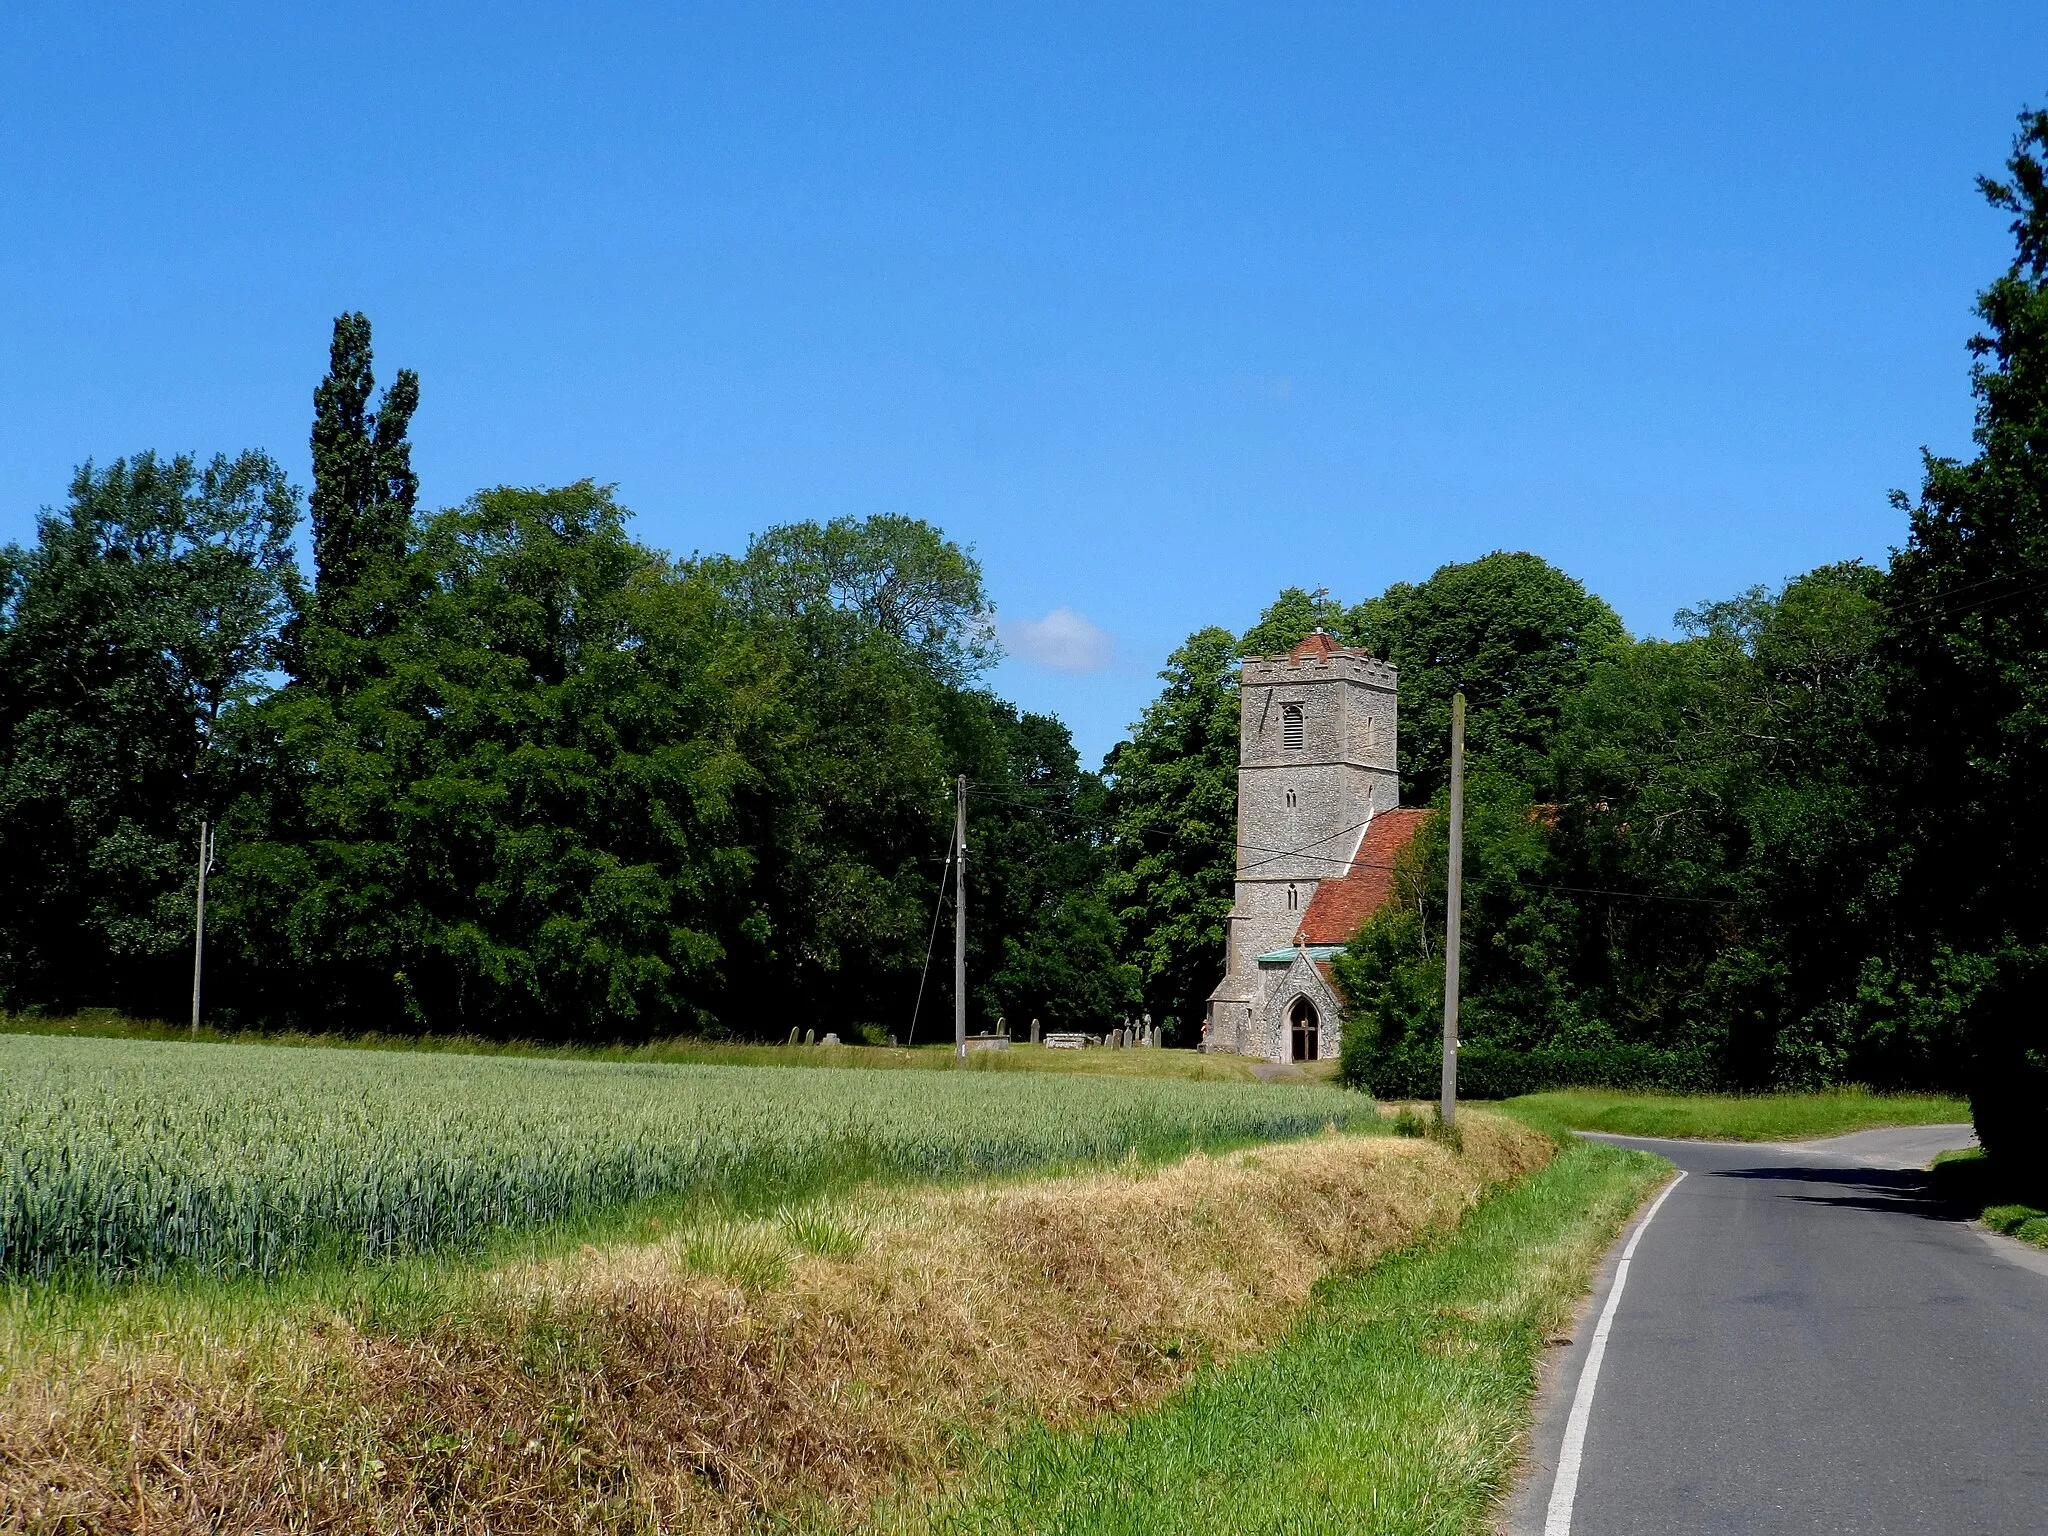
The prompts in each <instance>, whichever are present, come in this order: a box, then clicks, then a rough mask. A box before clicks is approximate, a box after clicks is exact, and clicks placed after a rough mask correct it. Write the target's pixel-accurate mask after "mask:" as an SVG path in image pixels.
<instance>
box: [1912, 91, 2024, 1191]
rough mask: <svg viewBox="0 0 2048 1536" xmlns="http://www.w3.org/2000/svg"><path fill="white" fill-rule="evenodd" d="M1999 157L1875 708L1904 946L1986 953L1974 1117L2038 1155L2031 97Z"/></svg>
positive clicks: (2004, 1142)
mask: <svg viewBox="0 0 2048 1536" xmlns="http://www.w3.org/2000/svg"><path fill="white" fill-rule="evenodd" d="M2006 168H2007V173H2008V179H2007V180H2005V181H1991V180H1985V181H1983V182H1981V183H1980V185H1981V187H1982V189H1983V191H1984V193H1985V195H1986V197H1987V198H1988V199H1989V201H1990V202H1991V204H1992V206H1994V207H1996V208H1999V209H2002V210H2004V211H2005V212H2008V213H2010V214H2011V215H2012V216H2013V219H2012V234H2013V242H2014V253H2013V261H2012V264H2011V266H2010V267H2008V268H2007V270H2006V272H2005V273H2004V274H2003V275H2002V276H2001V277H1999V278H1998V279H1997V280H1996V281H1994V282H1993V283H1992V284H1991V285H1990V286H1989V287H1988V288H1986V289H1985V290H1984V291H1983V293H1982V294H1980V295H1979V297H1978V301H1977V314H1978V316H1979V318H1980V319H1981V320H1982V321H1983V324H1984V329H1983V330H1982V332H1980V333H1979V334H1978V335H1977V336H1975V337H1974V338H1973V339H1972V341H1971V343H1970V346H1971V350H1972V352H1973V353H1974V354H1975V355H1976V358H1977V362H1976V366H1975V367H1974V369H1973V371H1972V385H1973V389H1974V392H1975V394H1976V396H1977V428H1976V443H1977V456H1976V457H1975V458H1974V459H1972V460H1970V461H1969V462H1968V463H1963V462H1960V461H1958V460H1954V459H1946V458H1940V457H1936V456H1933V455H1929V456H1928V457H1927V459H1926V466H1925V470H1926V472H1925V479H1924V482H1923V484H1922V487H1921V492H1920V499H1919V501H1918V503H1917V504H1914V505H1912V506H1910V508H1908V510H1909V511H1910V514H1911V536H1910V538H1909V539H1908V541H1907V544H1906V547H1905V548H1904V549H1902V550H1900V551H1899V553H1898V555H1897V557H1896V558H1895V559H1894V561H1893V563H1892V584H1893V619H1894V622H1893V626H1892V631H1891V636H1890V644H1889V650H1890V653H1891V656H1892V658H1893V660H1894V663H1895V671H1894V673H1893V680H1894V692H1893V697H1892V699H1891V718H1892V720H1893V721H1894V722H1895V732H1896V740H1897V743H1898V747H1899V753H1900V764H1899V780H1900V785H1901V789H1902V794H1901V798H1900V806H1899V819H1900V822H1901V830H1902V831H1903V832H1904V834H1905V837H1904V841H1905V844H1906V848H1907V849H1908V851H1909V852H1910V856H1911V867H1910V870H1909V872H1908V875H1907V878H1906V881H1905V891H1906V900H1905V901H1904V902H1903V903H1902V911H1903V915H1904V917H1905V919H1906V921H1907V923H1908V924H1909V926H1910V929H1911V933H1912V937H1913V939H1914V940H1915V941H1916V943H1917V945H1919V946H1920V947H1922V948H1923V950H1935V951H1937V952H1938V951H1939V949H1940V948H1942V947H1944V946H1945V947H1947V948H1949V949H1951V950H1960V951H1966V952H1970V953H1974V954H1976V955H1979V956H1981V957H1983V958H1984V960H1985V961H1986V962H1987V965H1988V968H1989V970H1990V972H1991V973H1992V974H1991V978H1990V980H1989V982H1988V984H1987V985H1986V986H1985V987H1984V988H1983V989H1982V991H1981V992H1980V993H1979V994H1978V996H1977V998H1976V999H1975V1000H1973V1001H1971V1002H1970V1003H1968V1005H1967V1006H1966V1009H1965V1017H1966V1027H1967V1029H1968V1033H1969V1040H1970V1049H1971V1055H1972V1066H1971V1076H1972V1099H1973V1102H1974V1103H1975V1106H1976V1111H1977V1119H1978V1128H1979V1133H1980V1135H1982V1137H1983V1139H1984V1142H1985V1145H1986V1146H1987V1147H1988V1148H1990V1149H1991V1150H1992V1152H1993V1154H1994V1156H1995V1157H1997V1158H1998V1159H2000V1160H2002V1161H2004V1162H2007V1163H2008V1164H2011V1165H2014V1166H2026V1167H2029V1168H2036V1169H2048V1031H2044V1029H2043V1027H2042V1023H2041V1012H2040V1004H2039V997H2040V992H2039V979H2040V977H2041V975H2042V973H2043V968H2044V966H2048V918H2044V916H2043V914H2044V913H2048V802H2044V799H2043V797H2042V795H2041V793H2040V786H2041V785H2042V783H2043V782H2048V605H2044V604H2043V603H2042V601H2041V593H2042V591H2043V589H2044V588H2048V454H2044V451H2043V445H2044V443H2048V112H2042V111H2029V112H2026V113H2023V114H2022V115H2021V118H2020V131H2019V134H2018V137H2017V138H2016V140H2015V142H2014V145H2013V151H2012V155H2011V157H2010V158H2009V159H2008V161H2007V162H2006ZM1900 505H1901V506H1904V505H1905V503H1904V501H1903V498H1900Z"/></svg>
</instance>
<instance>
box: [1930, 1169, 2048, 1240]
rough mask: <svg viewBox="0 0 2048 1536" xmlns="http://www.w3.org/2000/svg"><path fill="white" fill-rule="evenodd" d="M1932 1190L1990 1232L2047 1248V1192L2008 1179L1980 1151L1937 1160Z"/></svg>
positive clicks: (2031, 1185)
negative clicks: (2000, 1233) (1979, 1222)
mask: <svg viewBox="0 0 2048 1536" xmlns="http://www.w3.org/2000/svg"><path fill="white" fill-rule="evenodd" d="M1934 1187H1935V1188H1936V1189H1937V1190H1938V1191H1939V1192H1940V1193H1941V1196H1942V1198H1943V1199H1945V1200H1947V1201H1948V1202H1949V1203H1950V1204H1951V1205H1954V1206H1957V1207H1959V1208H1961V1209H1962V1210H1965V1211H1968V1212H1969V1213H1970V1214H1971V1215H1972V1216H1974V1217H1976V1218H1977V1219H1978V1220H1979V1221H1981V1222H1983V1223H1984V1225H1985V1226H1987V1227H1989V1228H1990V1229H1991V1230H1992V1231H1994V1232H2003V1233H2004V1234H2005V1235H2006V1236H2007V1237H2016V1238H2018V1239H2019V1240H2020V1241H2021V1242H2025V1243H2032V1244H2033V1245H2034V1246H2035V1247H2036V1248H2048V1209H2044V1207H2048V1189H2044V1188H2043V1187H2042V1186H2041V1185H2040V1184H2039V1183H2038V1182H2031V1181H2021V1180H2016V1179H2014V1178H2012V1177H2010V1176H2009V1175H2007V1174H2006V1173H2005V1172H2004V1171H2003V1170H2002V1169H2000V1168H1999V1166H1998V1164H1997V1163H1996V1162H1994V1161H1993V1160H1992V1159H1991V1158H1989V1157H1987V1156H1986V1155H1985V1154H1984V1152H1983V1151H1982V1150H1981V1149H1978V1148H1973V1149H1971V1150H1970V1151H1968V1152H1944V1153H1942V1155H1941V1156H1939V1157H1937V1158H1936V1159H1935V1160H1934Z"/></svg>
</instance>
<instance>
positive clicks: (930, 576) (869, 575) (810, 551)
mask: <svg viewBox="0 0 2048 1536" xmlns="http://www.w3.org/2000/svg"><path fill="white" fill-rule="evenodd" d="M729 585H730V588H731V590H732V592H733V595H734V596H735V598H736V599H737V600H738V601H739V602H740V604H741V606H742V607H743V608H744V609H745V610H746V611H747V612H748V613H750V614H752V615H755V616H756V617H759V618H764V619H774V620H778V621H780V622H783V623H787V624H792V625H797V626H801V627H802V628H803V629H804V630H805V631H806V632H807V633H808V635H809V636H810V638H811V639H812V640H813V642H814V643H816V644H821V645H822V644H825V643H827V641H828V637H829V636H835V635H836V636H842V637H844V636H847V635H852V634H858V633H859V632H861V631H862V630H871V631H874V632H878V633H880V634H881V635H883V636H885V637H886V638H887V639H889V640H891V641H892V642H894V643H895V644H897V645H899V646H902V647H904V648H905V649H907V650H908V651H910V652H911V653H912V654H914V655H915V656H917V657H918V659H919V660H920V661H922V662H923V663H924V665H925V666H926V667H928V668H929V669H930V671H931V673H932V676H933V677H935V678H937V679H939V680H940V681H942V682H945V683H948V684H952V685H955V686H959V685H964V684H966V683H968V682H970V681H972V680H973V679H974V678H975V677H977V676H979V675H980V674H981V673H982V672H983V671H985V670H986V669H987V668H988V667H989V666H990V665H991V664H993V663H994V662H995V661H996V660H997V658H998V656H999V655H1000V651H999V649H998V647H997V645H996V640H995V629H994V617H995V610H994V609H993V608H992V607H991V606H990V604H989V601H988V597H987V594H986V592H985V591H984V589H983V585H982V575H981V565H980V562H978V561H977V560H976V559H975V558H974V556H973V553H972V552H971V551H970V550H966V549H962V548H961V547H960V546H959V545H957V544H955V543H953V542H952V541H951V540H949V539H948V538H947V537H946V536H945V535H944V534H943V533H941V532H940V531H939V530H938V529H937V528H934V527H933V526H932V525H931V524H929V523H926V522H921V521H919V520H918V519H916V518H912V517H900V516H896V515H893V514H885V515H879V516H875V517H869V518H864V519H855V518H851V517H839V518H834V519H833V520H832V521H831V522H829V523H789V524H785V525H783V526H781V527H778V528H771V529H769V530H768V531H767V532H766V533H763V534H761V535H759V536H758V537H757V538H755V539H754V540H753V541H752V542H751V543H749V545H748V546H747V554H746V558H745V559H744V560H742V561H740V562H739V564H738V566H737V568H736V569H734V570H733V572H732V574H731V576H730V578H729Z"/></svg>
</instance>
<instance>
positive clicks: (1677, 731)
mask: <svg viewBox="0 0 2048 1536" xmlns="http://www.w3.org/2000/svg"><path fill="white" fill-rule="evenodd" d="M1883 589H1884V580H1883V577H1882V575H1881V574H1880V573H1879V572H1877V571H1874V570H1872V569H1870V568H1869V567H1866V566H1862V565H1859V564H1856V563H1854V562H1850V563H1846V564H1841V565H1835V566H1823V567H1821V568H1820V569H1818V570H1815V571H1812V572H1809V573H1807V574H1806V575H1804V576H1801V577H1799V578H1797V579H1796V580H1794V581H1791V582H1789V583H1787V584H1786V586H1785V587H1784V588H1783V589H1782V590H1781V591H1780V592H1777V593H1770V592H1766V591H1764V590H1763V589H1760V588H1759V589H1752V590H1751V591H1749V592H1745V593H1743V594H1740V595H1739V596H1737V597H1735V598H1731V599H1728V600H1726V601H1723V602H1717V603H1710V604H1705V605H1702V606H1701V607H1700V608H1698V609H1694V610H1689V611H1687V612H1684V613H1681V614H1679V615H1678V622H1679V624H1680V626H1681V628H1683V629H1685V630H1687V631H1689V635H1688V637H1687V638H1686V639H1683V640H1681V641H1678V642H1675V643H1673V642H1666V641H1656V640H1646V641H1643V642H1640V643H1638V644H1636V645H1634V646H1632V647H1629V648H1627V649H1625V650H1620V651H1616V652H1614V653H1612V654H1610V656H1609V657H1608V658H1607V659H1606V660H1605V661H1603V662H1601V663H1600V664H1599V665H1597V666H1596V667H1594V668H1593V669H1592V671H1591V673H1590V674H1589V676H1588V678H1587V680H1586V683H1585V685H1584V687H1583V688H1582V689H1580V690H1579V692H1578V693H1577V694H1576V695H1575V696H1574V698H1573V699H1572V701H1571V702H1570V704H1569V705H1568V707H1567V708H1566V710H1565V714H1564V719H1563V723H1562V725H1561V727H1560V729H1559V731H1558V734H1557V744H1556V747H1555V749H1554V752H1553V756H1552V764H1551V776H1552V778H1553V781H1554V783H1555V785H1556V790H1557V793H1558V796H1559V800H1560V804H1559V806H1558V811H1557V816H1558V827H1559V837H1558V840H1557V844H1556V846H1557V850H1558V857H1559V860H1560V864H1559V875H1558V878H1559V879H1560V880H1562V881H1564V882H1566V883H1568V884H1571V885H1573V886H1576V887H1579V888H1581V889H1583V890H1584V891H1586V892H1588V893H1590V894H1588V895H1586V896H1584V897H1582V898H1581V900H1580V906H1581V908H1582V910H1583V916H1582V927H1581V935H1580V938H1579V941H1578V958H1577V960H1576V962H1575V964H1576V966H1577V969H1578V974H1579V984H1580V986H1581V987H1582V988H1584V989H1585V993H1586V995H1587V997H1588V998H1589V999H1591V1000H1592V1001H1590V1002H1589V1003H1588V1004H1587V1008H1586V1011H1588V1012H1591V1013H1592V1014H1594V1015H1596V1016H1598V1017H1602V1018H1605V1019H1607V1020H1609V1021H1610V1022H1611V1023H1612V1024H1613V1026H1614V1028H1615V1029H1616V1030H1617V1032H1618V1033H1619V1035H1620V1037H1621V1038H1623V1039H1626V1040H1633V1041H1638V1042H1641V1043H1650V1044H1657V1045H1661V1046H1669V1047H1673V1048H1681V1047H1682V1048H1685V1049H1689V1050H1695V1051H1699V1052H1704V1053H1706V1054H1707V1055H1708V1056H1710V1057H1711V1058H1712V1059H1713V1060H1714V1061H1715V1062H1716V1063H1717V1066H1718V1069H1719V1070H1720V1071H1721V1072H1722V1074H1723V1075H1724V1076H1725V1077H1726V1078H1728V1079H1729V1080H1732V1081H1734V1082H1737V1083H1742V1084H1747V1085H1752V1086H1754V1085H1759V1084H1763V1083H1777V1084H1786V1085H1790V1084H1798V1083H1806V1082H1815V1081H1822V1082H1827V1081H1841V1080H1843V1078H1844V1077H1853V1078H1854V1079H1856V1080H1860V1081H1866V1082H1868V1081H1878V1082H1887V1083H1907V1082H1919V1083H1926V1082H1939V1081H1941V1080H1942V1077H1943V1075H1944V1073H1946V1072H1948V1071H1950V1070H1951V1069H1950V1068H1949V1067H1947V1066H1945V1065H1944V1063H1945V1062H1947V1061H1948V1060H1950V1059H1951V1054H1952V1053H1951V1049H1950V1047H1949V1046H1948V1045H1947V1044H1946V1043H1945V1042H1944V1040H1943V1039H1942V1038H1941V1037H1940V1033H1939V1031H1935V1032H1933V1033H1929V1032H1928V1031H1927V1030H1925V1029H1922V1028H1905V1029H1901V1028H1900V1027H1898V1023H1897V1020H1896V1018H1887V1017H1885V1015H1886V1014H1887V1013H1888V1010H1886V1009H1883V1008H1879V1007H1872V1006H1871V1000H1870V999H1868V998H1866V997H1865V996H1864V993H1865V992H1866V990H1867V987H1868V983H1869V981H1870V978H1871V977H1872V976H1873V975H1874V974H1876V973H1875V972H1873V971H1872V970H1871V966H1872V964H1873V963H1874V961H1875V960H1876V958H1877V957H1879V956H1881V955H1882V954H1883V953H1884V952H1885V949H1886V946H1887V945H1888V943H1889V939H1888V936H1887V935H1888V924H1889V922H1890V920H1891V914H1892V911H1893V903H1892V900H1891V896H1890V891H1891V889H1892V886H1893V884H1894V883H1895V879H1896V874H1895V870H1894V869H1893V862H1894V860H1895V848H1894V845H1893V841H1892V837H1891V834H1890V821H1889V816H1888V813H1887V810H1886V793H1887V791H1886V788H1885V786H1886V782H1887V779H1888V774H1887V771H1886V766H1885V762H1884V759H1883V756H1882V753H1881V751H1880V748H1879V746H1878V744H1877V735H1878V726H1879V721H1880V719H1881V716H1882V711H1883V707H1884V706H1883V688H1882V675H1881V661H1880V656H1879V651H1878V642H1879V640H1880V638H1881V635H1882V632H1883V624H1884V607H1883V601H1882V594H1883Z"/></svg>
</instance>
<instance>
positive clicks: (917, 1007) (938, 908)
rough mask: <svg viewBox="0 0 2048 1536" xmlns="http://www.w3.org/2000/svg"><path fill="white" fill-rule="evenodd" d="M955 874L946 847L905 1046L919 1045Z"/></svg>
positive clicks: (950, 846) (951, 851)
mask: <svg viewBox="0 0 2048 1536" xmlns="http://www.w3.org/2000/svg"><path fill="white" fill-rule="evenodd" d="M952 873H953V848H952V845H951V844H948V845H947V847H946V867H945V868H944V869H943V870H941V871H940V872H939V899H938V900H937V902H935V903H934V904H933V906H932V931H931V936H930V937H929V938H927V939H926V940H925V941H924V969H923V970H921V971H919V972H918V973H917V1002H916V1003H915V1004H913V1005H912V1007H911V1010H910V1031H909V1033H908V1034H906V1035H905V1036H904V1037H903V1043H904V1044H905V1045H915V1044H917V1015H918V1013H919V1012H920V1011H921V1010H922V1009H923V1007H924V984H925V982H926V980H927V979H928V978H929V977H930V976H931V973H932V950H933V949H934V948H935V947H937V945H938V942H939V914H940V913H942V912H944V911H945V910H946V881H947V879H948V878H949V877H950V876H951V875H952Z"/></svg>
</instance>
